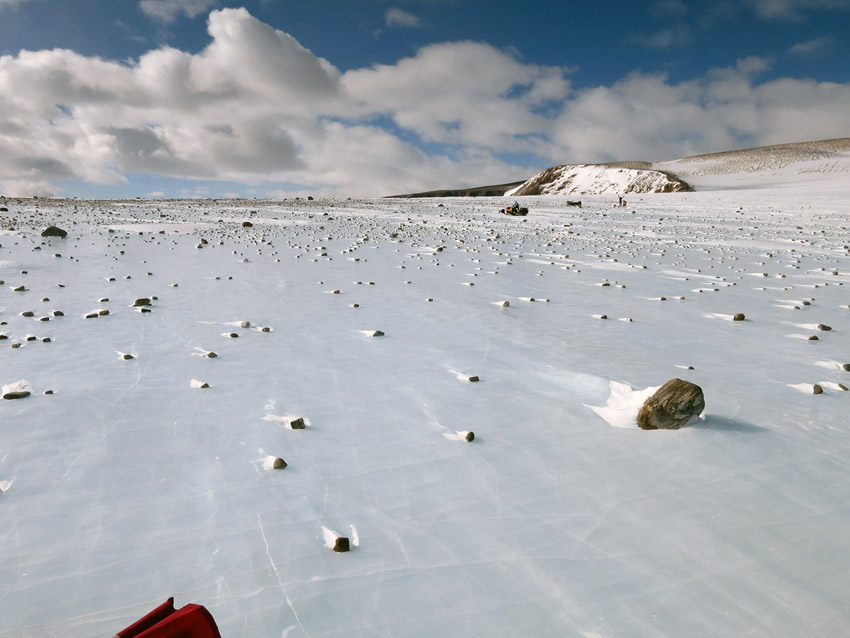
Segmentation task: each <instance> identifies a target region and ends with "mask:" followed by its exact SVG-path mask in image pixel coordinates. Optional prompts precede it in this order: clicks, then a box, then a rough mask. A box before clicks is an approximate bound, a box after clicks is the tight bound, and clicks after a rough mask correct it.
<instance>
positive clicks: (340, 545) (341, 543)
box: [334, 536, 351, 552]
mask: <svg viewBox="0 0 850 638" xmlns="http://www.w3.org/2000/svg"><path fill="white" fill-rule="evenodd" d="M350 549H351V545H350V543H349V542H348V539H347V538H346V537H345V536H339V537H337V539H336V542H335V543H334V551H335V552H347V551H349V550H350Z"/></svg>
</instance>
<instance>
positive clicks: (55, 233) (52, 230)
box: [41, 226, 68, 239]
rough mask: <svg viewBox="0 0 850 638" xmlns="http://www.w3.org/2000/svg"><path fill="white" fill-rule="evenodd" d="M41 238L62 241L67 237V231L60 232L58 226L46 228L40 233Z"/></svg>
mask: <svg viewBox="0 0 850 638" xmlns="http://www.w3.org/2000/svg"><path fill="white" fill-rule="evenodd" d="M41 236H42V237H61V238H62V239H64V238H65V237H67V236H68V231H67V230H62V229H61V228H59V227H58V226H48V227H47V228H45V229H44V230H43V231H41Z"/></svg>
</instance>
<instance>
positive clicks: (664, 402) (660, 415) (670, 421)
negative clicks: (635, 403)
mask: <svg viewBox="0 0 850 638" xmlns="http://www.w3.org/2000/svg"><path fill="white" fill-rule="evenodd" d="M704 409H705V398H704V397H703V395H702V388H700V387H699V386H698V385H696V384H694V383H691V382H689V381H683V380H682V379H671V380H670V381H668V382H667V383H665V384H664V385H662V386H661V387H660V388H658V390H657V391H656V392H655V394H653V395H652V396H651V397H649V398H648V399H647V400H646V402H645V403H644V404H643V406H641V409H640V411H639V412H638V417H637V422H638V426H640V428H641V429H643V430H678V429H679V428H680V427H681V426H683V425H684V424H685V423H687V422H688V420H689V419H691V417H694V416H699V414H700V413H701V412H702V411H703V410H704Z"/></svg>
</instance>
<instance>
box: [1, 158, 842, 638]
mask: <svg viewBox="0 0 850 638" xmlns="http://www.w3.org/2000/svg"><path fill="white" fill-rule="evenodd" d="M843 177H844V176H843V174H842V173H836V174H832V178H834V179H832V181H829V180H830V175H826V176H825V178H826V181H819V182H817V183H816V184H814V185H813V184H812V183H810V182H800V184H801V185H800V186H799V187H798V188H788V187H784V188H763V187H762V185H761V184H758V183H753V182H751V183H750V187H749V188H747V189H744V188H741V189H738V190H733V191H722V192H707V191H705V192H696V193H668V194H663V195H655V194H646V195H633V196H631V197H630V198H629V206H628V207H626V208H619V207H614V206H613V203H614V202H613V201H612V200H613V197H612V196H611V195H605V196H588V197H583V198H582V199H583V203H584V207H583V208H582V209H581V210H577V209H574V208H568V207H567V206H566V202H565V199H566V198H559V197H553V196H543V197H537V198H535V197H529V198H527V199H526V200H525V201H527V202H528V203H529V205H530V209H531V212H530V213H529V215H528V217H526V218H522V219H517V218H511V217H507V216H504V215H499V214H497V213H496V210H497V209H498V208H500V207H501V206H503V204H504V201H501V200H495V199H494V200H482V199H475V200H469V199H446V200H439V201H435V200H427V201H422V200H361V201H342V200H336V201H315V202H307V201H298V202H293V201H285V202H264V201H217V202H216V201H205V202H187V201H173V202H172V201H124V202H86V201H71V200H69V201H62V200H56V201H53V200H6V201H5V202H4V205H5V206H7V207H8V208H9V212H8V213H0V215H2V229H3V230H2V231H0V246H2V247H0V279H2V280H3V284H2V286H0V321H2V322H3V325H2V326H0V332H2V333H3V334H4V335H6V336H7V337H8V338H7V339H5V340H3V341H0V385H3V386H8V387H10V388H13V387H14V388H31V392H32V394H31V396H29V397H26V398H23V399H16V400H4V401H0V490H2V493H0V636H2V637H4V638H5V637H9V638H12V637H15V638H21V637H30V636H32V637H35V636H38V637H39V638H49V637H54V636H55V637H59V636H62V637H65V636H75V637H79V638H87V637H94V636H109V635H112V634H113V633H115V632H116V631H118V630H119V629H121V628H123V627H124V626H126V625H127V624H129V623H130V622H132V621H133V620H134V619H136V618H138V617H139V616H141V615H142V614H144V613H145V612H146V611H147V610H149V609H152V608H153V607H154V606H156V605H158V604H159V603H161V602H163V601H164V600H165V599H166V598H167V597H168V596H170V595H174V596H175V597H176V602H177V604H178V605H183V604H186V603H189V602H197V603H201V604H203V605H205V606H206V607H207V608H208V609H209V610H210V611H211V613H212V614H213V616H214V617H215V619H216V621H217V622H218V624H219V627H220V628H221V631H222V635H223V636H225V637H227V638H237V637H245V638H247V637H252V638H253V637H258V636H264V637H265V636H287V637H289V638H294V637H296V636H313V637H318V636H346V637H350V636H429V637H430V636H435V635H442V636H518V635H528V636H553V637H562V636H581V637H584V638H599V637H602V636H605V637H612V636H629V637H643V636H647V637H649V636H754V637H755V636H765V637H767V636H769V637H771V638H782V637H788V638H791V637H799V636H815V635H822V636H837V635H841V634H842V633H843V632H844V631H845V630H846V627H847V626H848V623H850V612H848V608H847V602H846V601H847V600H848V598H850V580H848V579H847V577H846V574H847V571H848V569H850V555H848V553H847V551H846V548H847V538H848V534H850V508H849V507H848V505H847V498H846V495H847V493H848V490H850V419H849V418H848V414H850V392H845V391H843V390H842V384H843V386H848V385H850V372H847V371H845V370H844V369H843V368H844V365H845V364H847V363H850V339H848V338H847V335H848V333H850V307H848V306H849V305H850V254H848V246H850V225H848V223H847V221H848V213H850V208H848V204H847V202H848V201H850V199H848V195H850V192H848V191H850V186H848V183H850V182H848V180H846V179H844V178H843ZM744 179H745V178H744V177H743V176H742V177H740V180H741V183H743V181H744ZM827 184H828V186H829V187H826V186H825V185H827ZM246 221H249V222H251V223H252V226H250V227H247V226H244V227H243V222H246ZM50 223H55V224H56V225H58V226H60V227H62V228H65V229H67V230H68V231H69V235H68V238H66V239H56V238H51V239H43V238H41V237H40V236H39V231H40V230H41V228H43V227H44V226H46V225H47V224H50ZM22 286H23V288H24V289H23V290H17V291H16V289H19V288H20V287H22ZM141 297H147V298H149V299H151V303H152V305H151V306H149V307H143V306H134V302H135V301H136V300H137V299H139V298H141ZM506 301H507V302H509V303H508V304H507V305H506V304H505V303H504V302H506ZM144 309H148V310H150V312H143V310H144ZM106 310H108V314H106V313H104V312H96V311H106ZM55 311H60V312H61V313H62V314H57V313H56V312H55ZM739 312H741V313H745V314H746V321H738V322H734V321H732V320H731V317H732V315H733V314H735V313H739ZM30 313H31V314H30ZM90 315H93V316H91V318H86V317H87V316H90ZM603 316H604V317H607V318H606V319H603V318H602V317H603ZM43 319H46V320H43ZM246 322H247V323H246ZM819 326H824V327H825V326H829V327H831V328H832V329H831V330H825V329H821V328H820V327H819ZM376 330H380V331H381V332H383V333H384V335H383V336H375V335H376V333H374V332H372V331H376ZM233 335H235V336H233ZM370 335H371V336H370ZM812 336H817V337H818V340H810V337H812ZM30 337H32V339H31V340H30ZM45 339H49V341H45ZM15 345H17V346H18V347H10V346H15ZM210 353H215V355H217V356H214V357H213V356H210ZM124 355H130V356H131V357H132V358H126V357H125V356H124ZM472 377H478V378H479V380H478V381H477V382H472ZM674 377H680V378H684V379H688V380H690V381H693V382H695V383H697V384H699V385H700V386H701V387H702V388H703V390H704V393H705V397H706V409H705V412H704V414H703V417H702V419H701V420H700V421H699V422H698V423H696V424H694V425H691V426H689V427H686V428H683V429H681V430H678V431H651V432H650V431H642V430H639V429H637V428H636V426H635V423H634V417H635V415H636V411H637V406H638V405H639V402H640V399H641V397H642V396H643V395H641V393H646V391H647V389H648V388H653V387H657V386H659V385H661V384H662V383H664V382H665V381H667V380H668V379H670V378H674ZM203 384H207V385H208V386H209V387H206V388H202V385H203ZM814 384H818V385H820V386H821V388H822V389H823V393H822V394H818V395H815V394H814V393H813V388H814ZM47 391H52V394H45V392H47ZM297 417H302V418H303V419H304V425H305V427H304V428H303V429H292V426H291V423H292V420H293V419H295V418H297ZM613 426H618V427H613ZM468 432H474V435H475V436H474V440H473V441H472V442H467V440H466V438H467V436H466V434H467V433H468ZM277 457H281V458H283V459H285V461H286V462H287V464H288V466H287V467H286V468H285V469H281V470H274V469H273V461H274V459H275V458H277ZM337 534H344V535H346V536H348V537H349V538H351V539H352V551H350V552H348V553H336V552H333V551H331V550H330V549H329V548H328V545H329V544H330V541H331V540H333V538H334V537H335V536H336V535H337Z"/></svg>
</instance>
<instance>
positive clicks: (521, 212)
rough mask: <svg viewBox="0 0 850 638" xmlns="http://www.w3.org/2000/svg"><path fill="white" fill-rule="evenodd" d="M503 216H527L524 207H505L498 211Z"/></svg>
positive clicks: (526, 210)
mask: <svg viewBox="0 0 850 638" xmlns="http://www.w3.org/2000/svg"><path fill="white" fill-rule="evenodd" d="M499 212H500V213H503V214H505V215H511V216H513V217H525V216H526V215H528V209H527V208H525V207H524V206H522V207H520V206H507V207H505V208H503V209H502V210H500V211H499Z"/></svg>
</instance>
